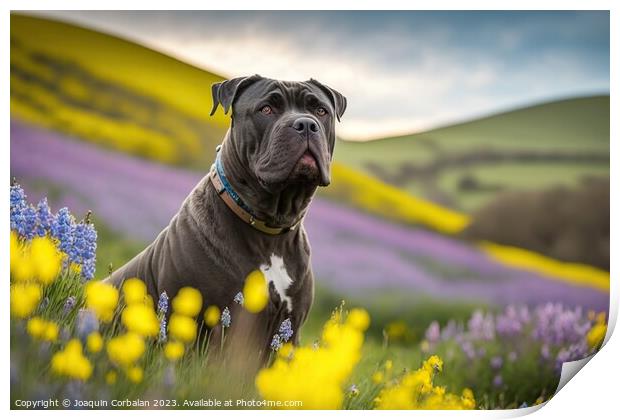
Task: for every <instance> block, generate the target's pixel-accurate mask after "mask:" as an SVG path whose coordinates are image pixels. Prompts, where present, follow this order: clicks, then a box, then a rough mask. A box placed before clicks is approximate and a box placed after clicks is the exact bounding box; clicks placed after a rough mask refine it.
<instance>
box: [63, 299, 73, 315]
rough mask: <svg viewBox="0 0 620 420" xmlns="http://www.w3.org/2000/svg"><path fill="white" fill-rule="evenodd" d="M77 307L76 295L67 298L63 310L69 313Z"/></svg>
mask: <svg viewBox="0 0 620 420" xmlns="http://www.w3.org/2000/svg"><path fill="white" fill-rule="evenodd" d="M74 307H75V296H69V297H68V298H67V300H65V305H64V306H63V312H64V314H65V315H67V314H68V313H69V312H71V311H72V310H73V308H74Z"/></svg>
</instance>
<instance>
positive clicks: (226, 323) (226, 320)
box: [220, 306, 231, 328]
mask: <svg viewBox="0 0 620 420" xmlns="http://www.w3.org/2000/svg"><path fill="white" fill-rule="evenodd" d="M220 321H221V322H222V326H223V327H224V328H228V327H230V321H231V318H230V311H229V310H228V306H227V307H225V308H224V310H223V311H222V316H221V317H220Z"/></svg>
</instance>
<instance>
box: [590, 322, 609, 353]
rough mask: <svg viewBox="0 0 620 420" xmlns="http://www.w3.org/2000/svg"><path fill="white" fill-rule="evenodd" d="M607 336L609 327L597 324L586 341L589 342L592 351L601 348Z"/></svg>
mask: <svg viewBox="0 0 620 420" xmlns="http://www.w3.org/2000/svg"><path fill="white" fill-rule="evenodd" d="M605 334H607V325H605V324H595V325H594V326H593V327H592V329H590V331H588V334H587V335H586V341H587V342H588V346H589V347H590V349H597V348H599V347H600V346H601V344H603V340H604V339H605Z"/></svg>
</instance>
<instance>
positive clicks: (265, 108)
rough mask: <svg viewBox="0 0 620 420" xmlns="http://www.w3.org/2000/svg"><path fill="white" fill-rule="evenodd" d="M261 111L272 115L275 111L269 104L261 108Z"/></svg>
mask: <svg viewBox="0 0 620 420" xmlns="http://www.w3.org/2000/svg"><path fill="white" fill-rule="evenodd" d="M260 112H262V113H263V114H265V115H271V114H272V113H273V109H271V107H270V106H269V105H265V106H264V107H262V108H261V109H260Z"/></svg>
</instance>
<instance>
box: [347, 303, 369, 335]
mask: <svg viewBox="0 0 620 420" xmlns="http://www.w3.org/2000/svg"><path fill="white" fill-rule="evenodd" d="M347 322H348V323H349V324H351V326H353V327H354V328H357V329H358V330H360V331H366V330H367V329H368V326H369V325H370V316H369V315H368V312H366V310H365V309H360V308H354V309H352V310H351V312H349V315H348V316H347Z"/></svg>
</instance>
